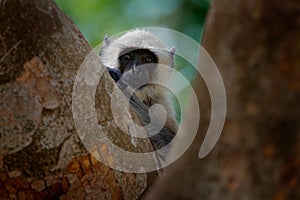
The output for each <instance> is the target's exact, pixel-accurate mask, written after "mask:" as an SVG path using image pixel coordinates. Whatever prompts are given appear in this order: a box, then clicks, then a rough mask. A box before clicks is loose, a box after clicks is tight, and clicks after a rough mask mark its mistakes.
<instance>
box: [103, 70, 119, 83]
mask: <svg viewBox="0 0 300 200" xmlns="http://www.w3.org/2000/svg"><path fill="white" fill-rule="evenodd" d="M106 69H107V71H108V72H109V74H110V76H111V77H112V78H113V79H114V81H115V82H118V81H119V80H120V78H121V76H122V74H121V72H120V70H118V69H114V68H110V67H106Z"/></svg>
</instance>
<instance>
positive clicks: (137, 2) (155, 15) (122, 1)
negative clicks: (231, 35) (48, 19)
mask: <svg viewBox="0 0 300 200" xmlns="http://www.w3.org/2000/svg"><path fill="white" fill-rule="evenodd" d="M56 2H57V3H58V5H59V6H60V8H61V9H62V10H63V11H64V12H65V13H66V15H67V16H69V17H70V18H71V19H72V20H73V21H74V22H75V23H76V25H77V26H78V27H79V29H80V30H81V31H82V32H83V34H84V35H85V37H86V38H87V40H88V42H89V43H90V45H91V46H93V47H95V46H96V45H97V44H99V43H100V42H101V41H102V39H103V37H104V36H105V35H106V34H107V35H115V34H117V33H120V32H123V31H126V30H128V29H132V28H137V27H146V26H159V27H165V28H170V29H174V30H177V31H180V32H182V33H185V34H187V35H189V36H190V37H192V38H194V39H195V40H197V41H199V39H200V34H201V32H202V27H203V23H204V20H205V16H206V13H207V10H208V8H209V0H110V1H108V0H85V1H84V0H56Z"/></svg>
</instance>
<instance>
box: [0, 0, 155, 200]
mask: <svg viewBox="0 0 300 200" xmlns="http://www.w3.org/2000/svg"><path fill="white" fill-rule="evenodd" d="M0 6H1V7H0V42H1V43H0V47H1V48H0V66H1V67H0V198H1V199H58V198H60V199H84V198H87V199H91V198H93V199H138V198H141V196H142V195H143V194H144V193H145V191H146V190H147V189H148V187H149V185H150V183H151V182H152V181H153V179H154V177H155V175H156V173H147V174H145V173H140V174H133V173H122V172H119V171H116V170H113V169H111V168H109V167H107V166H105V165H104V164H102V163H101V162H99V161H97V160H96V159H95V158H94V157H93V156H92V155H91V153H89V152H88V151H87V150H86V149H85V147H84V145H83V144H82V142H81V141H80V139H79V137H78V135H77V133H76V129H75V126H74V122H73V118H72V109H71V105H72V88H73V83H74V80H75V77H76V73H77V70H78V68H79V66H80V64H81V63H82V61H83V59H84V58H85V56H86V55H87V54H88V53H89V52H90V50H91V48H90V47H89V45H88V43H87V42H86V40H85V39H84V37H83V35H82V34H81V33H80V31H79V30H78V29H77V28H76V26H75V25H74V24H73V23H72V22H71V20H70V19H68V18H67V17H66V16H65V15H64V14H63V13H62V11H60V10H59V9H58V8H57V6H56V5H55V4H54V3H53V1H50V0H43V1H29V0H28V1H26V0H25V1H23V0H22V1H21V0H14V1H6V0H4V1H3V0H1V1H0ZM107 77H108V76H107V75H106V74H105V75H104V77H103V78H102V79H101V81H100V84H99V87H98V90H97V93H96V96H97V97H98V98H97V101H96V105H98V106H100V107H101V113H100V115H101V116H100V115H99V116H98V119H99V121H100V123H101V125H102V126H103V127H104V128H106V129H108V130H109V131H110V133H111V134H112V135H116V133H120V130H119V129H118V128H117V126H116V125H114V124H113V123H112V120H113V117H112V114H111V111H110V104H109V103H108V102H110V96H109V94H108V93H109V91H107V88H112V86H113V81H112V80H111V79H110V78H107ZM124 99H125V98H124ZM122 106H123V105H122V104H121V103H120V107H122ZM98 110H99V109H98ZM98 114H99V113H98ZM122 135H124V134H118V141H120V143H121V144H122V145H123V147H124V148H127V149H131V148H132V145H130V142H128V137H126V138H125V136H122ZM125 135H126V134H125ZM112 137H113V136H112ZM143 145H144V146H143V150H151V148H152V147H151V145H150V142H149V141H148V142H147V141H146V142H144V143H143ZM96 151H98V152H97V153H98V154H101V155H102V156H107V157H108V158H112V159H114V156H115V155H113V154H112V155H110V154H109V152H110V149H109V147H107V146H106V145H104V144H102V145H100V146H99V148H98V149H96ZM103 154H105V155H103Z"/></svg>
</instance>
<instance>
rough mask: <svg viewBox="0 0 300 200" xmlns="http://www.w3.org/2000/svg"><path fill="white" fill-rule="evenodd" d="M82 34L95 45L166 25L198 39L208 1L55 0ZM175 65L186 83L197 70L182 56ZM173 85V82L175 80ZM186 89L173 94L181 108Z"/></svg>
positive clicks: (176, 58)
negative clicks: (114, 37)
mask: <svg viewBox="0 0 300 200" xmlns="http://www.w3.org/2000/svg"><path fill="white" fill-rule="evenodd" d="M56 2H57V3H58V5H59V6H60V8H61V9H62V10H63V11H64V12H65V13H66V15H67V16H69V17H70V18H71V19H72V20H73V21H74V22H75V24H76V25H77V26H78V27H79V29H80V30H81V32H82V33H83V34H84V35H85V38H86V39H87V40H88V42H89V44H90V45H91V46H92V47H96V46H97V45H99V43H101V42H102V40H103V38H104V36H105V35H109V36H113V35H115V34H118V33H121V32H124V31H126V30H129V29H133V28H139V27H151V26H153V27H165V28H170V29H173V30H176V31H179V32H182V33H184V34H186V35H188V36H190V37H192V38H193V39H194V40H196V41H198V42H199V41H200V39H201V35H202V30H203V24H204V21H205V17H206V14H207V11H208V8H209V6H210V2H209V0H110V1H108V0H85V1H84V0H56ZM175 66H176V70H178V71H179V72H180V73H181V74H183V75H184V76H185V77H186V79H187V80H189V82H191V81H192V79H193V77H194V75H195V73H196V71H195V69H194V68H193V67H192V66H191V65H190V64H189V63H188V62H187V61H186V60H185V59H183V58H181V57H179V56H176V57H175ZM174 84H175V83H174ZM189 92H190V91H189V90H188V89H186V88H185V89H183V90H182V91H181V92H180V93H179V94H175V95H176V96H177V97H178V99H177V100H179V101H181V102H183V105H182V108H181V109H182V111H184V110H185V106H186V105H187V103H188V97H189ZM171 99H173V102H174V104H175V108H176V113H177V119H178V121H180V120H181V113H182V112H181V111H180V106H179V105H178V101H177V100H176V98H175V97H174V96H172V97H171Z"/></svg>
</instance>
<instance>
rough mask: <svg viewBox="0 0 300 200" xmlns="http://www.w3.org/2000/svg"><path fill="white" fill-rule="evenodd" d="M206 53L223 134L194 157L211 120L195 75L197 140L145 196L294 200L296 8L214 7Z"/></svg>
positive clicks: (240, 3)
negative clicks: (216, 75) (223, 97)
mask: <svg viewBox="0 0 300 200" xmlns="http://www.w3.org/2000/svg"><path fill="white" fill-rule="evenodd" d="M204 47H205V48H206V50H207V51H208V52H209V53H210V55H211V56H212V58H213V59H214V60H215V62H216V64H217V66H218V67H219V70H220V71H221V74H222V76H223V80H224V82H225V86H226V92H227V100H228V104H227V106H228V107H227V108H228V112H227V119H226V123H225V127H224V130H223V133H222V136H221V138H220V141H219V142H218V143H217V145H216V146H215V148H214V150H213V151H212V152H211V153H210V154H209V155H208V156H207V157H205V158H204V159H201V160H200V159H199V158H198V157H197V155H198V152H199V147H200V145H201V143H202V141H203V134H204V133H205V131H206V128H207V125H208V122H209V118H210V114H209V113H210V106H209V104H210V103H209V96H208V94H207V92H206V90H205V87H204V86H203V83H202V82H201V80H200V78H199V77H198V78H197V80H196V82H195V84H194V86H195V88H196V90H197V91H198V93H200V94H199V99H200V100H201V101H200V105H201V109H202V110H201V111H202V112H201V118H202V120H201V124H200V130H199V131H198V135H197V138H196V139H195V141H194V143H193V145H192V146H191V148H190V149H189V150H188V151H187V152H186V153H185V154H184V155H183V157H182V158H180V159H179V160H178V161H176V162H175V163H174V164H173V165H171V166H170V167H169V168H168V169H167V170H165V172H166V173H165V174H164V175H163V176H162V178H161V179H160V180H159V181H158V183H157V185H156V186H155V187H154V189H153V191H152V192H151V193H150V194H149V196H148V198H149V199H165V198H166V197H168V198H170V199H275V200H281V199H300V134H299V133H300V123H299V122H300V121H299V120H300V112H299V110H300V103H299V102H300V79H299V77H300V68H299V66H300V59H299V55H300V2H299V1H293V0H292V1H285V2H283V1H279V0H275V1H260V0H247V1H244V0H233V1H232V0H230V1H229V0H226V1H214V2H213V4H212V8H211V10H210V14H209V16H208V20H207V23H206V31H205V34H204ZM191 123H193V122H191ZM187 127H188V125H187ZM186 134H188V129H187V130H186ZM174 149H176V146H175V148H174Z"/></svg>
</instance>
